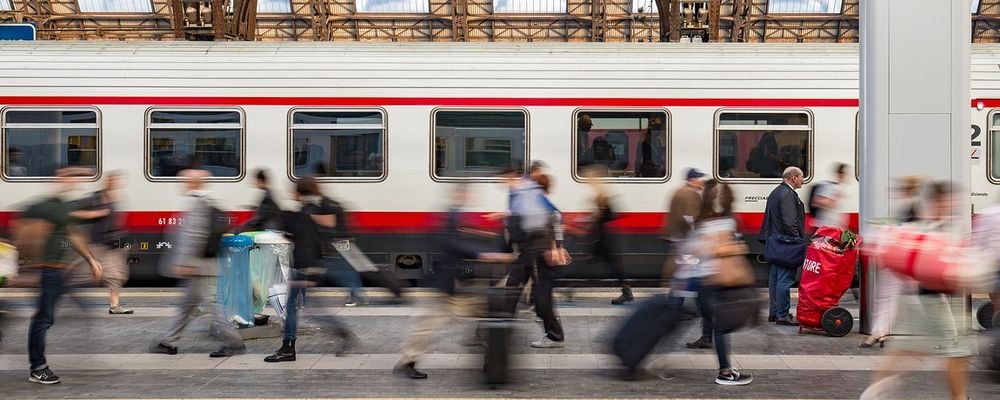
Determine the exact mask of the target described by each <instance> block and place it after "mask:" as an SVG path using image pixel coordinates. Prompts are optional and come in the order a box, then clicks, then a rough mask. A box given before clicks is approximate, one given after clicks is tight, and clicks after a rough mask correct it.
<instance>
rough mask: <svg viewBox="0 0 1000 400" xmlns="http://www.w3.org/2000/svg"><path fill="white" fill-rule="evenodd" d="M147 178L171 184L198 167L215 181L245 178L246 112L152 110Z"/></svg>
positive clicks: (147, 123)
mask: <svg viewBox="0 0 1000 400" xmlns="http://www.w3.org/2000/svg"><path fill="white" fill-rule="evenodd" d="M146 127H147V134H148V139H147V141H146V143H147V146H148V147H147V149H146V150H147V158H146V175H147V176H148V177H149V178H150V179H153V180H170V179H172V178H174V177H176V176H177V174H178V173H179V172H180V171H182V170H185V169H188V168H192V167H198V168H202V169H205V170H206V171H208V172H210V173H211V174H212V178H213V179H216V180H239V179H241V178H242V177H243V171H244V168H243V132H244V126H243V112H242V111H240V110H233V109H219V110H192V109H152V110H150V111H149V112H148V113H147V120H146Z"/></svg>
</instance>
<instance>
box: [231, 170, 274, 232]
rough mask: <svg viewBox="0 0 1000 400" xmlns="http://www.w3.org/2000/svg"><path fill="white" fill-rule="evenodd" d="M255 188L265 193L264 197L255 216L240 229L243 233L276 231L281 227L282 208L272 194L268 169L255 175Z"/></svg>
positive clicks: (255, 211)
mask: <svg viewBox="0 0 1000 400" xmlns="http://www.w3.org/2000/svg"><path fill="white" fill-rule="evenodd" d="M255 176H256V179H255V180H254V187H256V188H257V189H258V190H260V191H262V192H264V193H263V194H264V197H263V198H261V200H260V205H258V206H257V209H256V210H254V216H253V218H251V219H250V220H249V221H247V222H245V223H243V226H242V227H240V229H239V230H240V231H241V232H247V231H262V230H276V229H278V228H280V227H281V208H280V207H278V203H277V202H275V201H274V196H273V195H272V194H271V187H270V186H268V173H267V170H266V169H258V170H257V173H256V174H255Z"/></svg>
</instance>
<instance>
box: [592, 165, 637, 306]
mask: <svg viewBox="0 0 1000 400" xmlns="http://www.w3.org/2000/svg"><path fill="white" fill-rule="evenodd" d="M605 177H607V172H606V170H605V169H604V168H602V167H601V166H590V167H589V168H587V169H585V170H584V179H585V182H586V183H587V185H588V186H590V188H591V189H592V190H593V191H594V200H593V206H594V211H593V214H591V216H590V228H589V229H588V232H589V235H590V237H591V238H592V239H594V247H593V248H592V249H591V254H593V255H594V258H595V259H599V260H601V261H603V262H604V263H605V265H607V266H608V267H609V268H610V269H611V272H612V273H613V275H614V277H615V279H617V280H618V285H619V286H621V288H622V294H621V296H618V297H617V298H615V299H613V300H611V304H614V305H622V304H628V303H631V302H633V301H635V296H633V295H632V288H631V287H629V284H628V282H626V281H625V266H624V265H622V262H621V258H620V256H619V255H618V253H619V252H620V251H621V248H620V246H619V245H618V240H617V238H616V237H615V236H614V235H612V234H611V231H610V227H609V225H610V223H611V221H614V220H615V219H617V218H618V214H617V213H616V212H615V210H614V208H613V207H612V200H613V196H612V195H611V193H609V191H608V188H607V185H605V184H604V182H603V181H602V180H601V178H605Z"/></svg>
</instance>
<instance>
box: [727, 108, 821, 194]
mask: <svg viewBox="0 0 1000 400" xmlns="http://www.w3.org/2000/svg"><path fill="white" fill-rule="evenodd" d="M715 132H716V136H715V139H716V164H715V170H716V171H717V173H718V177H719V178H721V179H758V178H768V179H772V178H773V179H780V178H781V174H782V172H784V170H785V168H787V167H792V166H794V167H799V168H801V169H802V172H803V173H804V174H805V176H806V179H809V177H810V172H811V171H810V168H809V167H810V165H811V136H812V135H811V133H812V122H811V116H810V114H809V113H808V112H805V111H797V112H775V111H728V110H725V111H720V112H719V113H718V115H717V117H716V125H715Z"/></svg>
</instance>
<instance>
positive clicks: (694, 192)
mask: <svg viewBox="0 0 1000 400" xmlns="http://www.w3.org/2000/svg"><path fill="white" fill-rule="evenodd" d="M684 180H685V184H684V186H682V187H681V188H679V189H677V191H676V192H674V194H673V196H671V197H670V204H669V205H668V212H667V220H666V223H665V224H664V234H665V235H664V236H665V238H666V240H667V245H668V248H667V259H666V262H665V264H664V271H663V278H664V279H669V278H670V275H672V274H673V273H674V271H675V270H676V269H677V261H676V260H677V258H678V257H680V256H681V254H679V253H678V252H677V251H678V249H679V248H680V245H681V243H682V242H683V241H684V240H686V239H687V237H688V234H690V233H691V231H692V229H693V228H694V220H695V218H697V217H698V207H699V204H701V193H702V190H704V188H705V173H703V172H701V171H699V170H698V169H697V168H689V169H688V170H687V173H685V175H684Z"/></svg>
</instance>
